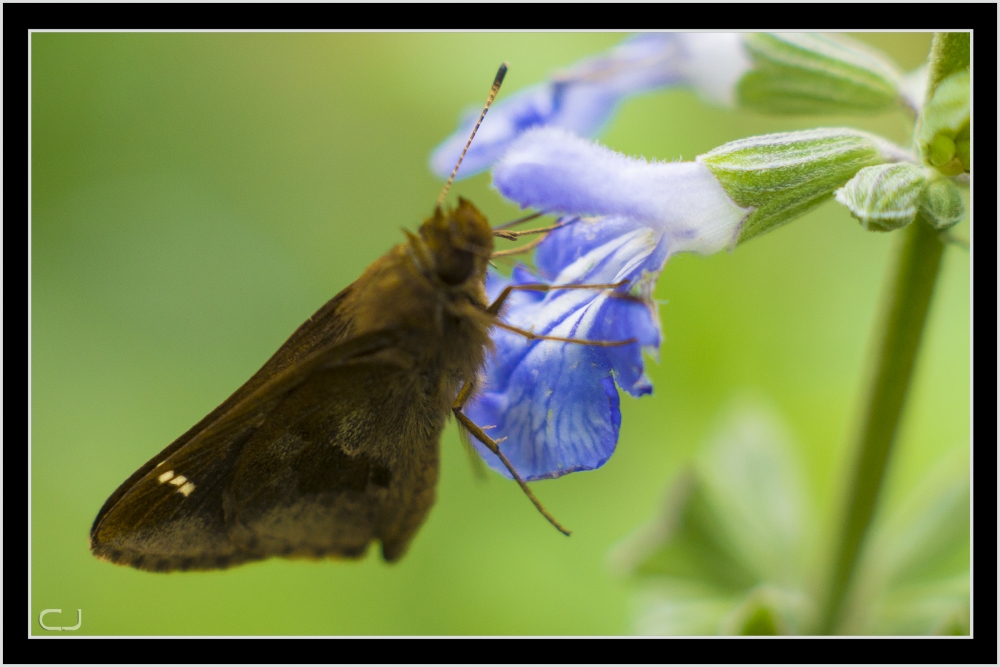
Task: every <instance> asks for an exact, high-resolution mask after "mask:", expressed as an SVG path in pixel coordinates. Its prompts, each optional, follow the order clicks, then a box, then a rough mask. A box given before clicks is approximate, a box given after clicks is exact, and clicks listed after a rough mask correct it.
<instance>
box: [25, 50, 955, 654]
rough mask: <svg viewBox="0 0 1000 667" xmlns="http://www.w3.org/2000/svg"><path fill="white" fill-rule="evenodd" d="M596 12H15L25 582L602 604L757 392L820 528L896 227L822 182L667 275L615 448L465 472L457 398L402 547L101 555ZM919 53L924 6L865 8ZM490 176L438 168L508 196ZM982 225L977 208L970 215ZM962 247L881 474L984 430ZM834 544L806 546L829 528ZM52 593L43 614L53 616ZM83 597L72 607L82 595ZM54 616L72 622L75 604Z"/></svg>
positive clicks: (455, 618)
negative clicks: (296, 556) (353, 15)
mask: <svg viewBox="0 0 1000 667" xmlns="http://www.w3.org/2000/svg"><path fill="white" fill-rule="evenodd" d="M622 37H623V36H622V35H619V34H611V33H597V34H568V33H558V34H541V33H521V34H484V33H476V34H239V33H228V34H207V33H198V34H178V33H170V34H150V33H139V34H98V33H90V34H68V33H35V34H33V35H32V37H31V103H32V108H31V114H32V115H31V120H32V153H31V159H32V163H31V170H32V172H31V176H32V190H31V205H32V211H31V213H32V217H31V261H32V269H31V279H32V284H31V287H32V292H31V308H32V310H31V345H32V356H31V363H32V368H31V383H32V384H31V429H32V430H31V603H32V610H31V613H32V618H31V619H30V624H31V632H32V633H33V634H45V631H44V630H42V629H41V628H40V627H39V626H38V623H37V616H38V613H39V611H41V610H42V609H46V608H62V609H64V610H67V614H66V615H64V616H63V617H62V618H63V619H70V618H71V617H72V616H73V615H74V614H73V611H72V610H75V609H77V608H81V609H83V626H82V628H81V629H80V630H79V631H78V634H95V635H104V634H114V635H130V634H143V635H163V634H166V635H192V634H208V635H225V634H239V635H252V634H269V635H280V634H310V635H347V634H363V635H380V634H393V635H410V634H420V635H437V634H448V635H463V634H476V635H490V634H513V635H536V634H541V635H562V634H572V635H590V634H601V635H614V634H622V633H627V632H629V628H630V623H631V614H632V608H631V606H630V604H631V603H630V590H629V586H628V585H627V583H626V582H623V581H620V580H616V579H615V578H613V577H612V576H611V575H610V574H609V572H608V567H607V565H606V560H607V553H608V551H609V549H610V548H611V547H612V546H613V545H614V544H615V543H616V542H618V541H619V540H620V539H621V538H622V537H624V536H625V535H626V534H628V533H629V532H631V531H632V530H633V529H634V528H635V527H636V526H637V525H639V524H641V523H643V522H644V521H645V520H647V519H648V518H649V517H650V516H651V515H652V514H653V513H654V512H655V511H656V508H657V507H658V505H659V503H660V500H661V498H662V494H663V491H664V489H665V487H666V485H667V483H668V481H669V480H670V479H671V478H672V476H673V475H675V474H676V472H677V471H678V470H679V468H680V467H681V466H682V465H684V464H685V463H686V462H687V461H689V460H690V458H691V456H692V453H693V452H694V451H695V449H696V448H697V447H698V446H699V444H700V443H701V442H702V441H703V439H704V438H705V436H706V435H707V434H709V433H710V432H711V431H712V430H713V427H714V426H715V420H716V418H717V416H718V414H719V413H720V410H721V409H722V408H723V407H724V406H726V405H728V404H729V402H730V401H731V399H732V398H733V396H734V395H738V394H742V393H746V392H750V393H754V394H756V395H758V396H763V397H765V398H766V399H767V400H769V401H771V402H772V403H773V404H774V405H775V406H776V407H777V408H778V410H779V411H780V412H781V413H782V414H783V415H784V416H785V418H786V419H787V421H788V423H789V425H790V428H791V431H792V433H793V434H794V436H795V437H796V438H797V440H798V447H799V450H798V455H799V457H800V459H801V461H802V463H803V464H804V466H805V467H806V469H807V471H808V475H809V480H810V493H811V501H812V502H813V503H814V504H815V507H816V509H817V511H818V512H819V515H820V516H822V517H824V521H825V522H826V528H825V529H824V532H825V533H829V532H830V528H831V526H832V523H831V522H832V520H833V518H834V517H835V516H836V514H835V511H836V510H837V509H838V508H839V502H840V499H841V495H842V493H843V485H844V473H845V470H846V466H847V464H848V462H849V458H850V457H849V454H850V451H851V450H850V445H851V443H852V439H853V436H854V433H855V427H856V420H857V415H858V410H859V404H860V400H861V393H860V391H861V390H862V389H863V388H864V387H865V386H866V382H865V381H866V380H867V370H866V369H867V367H868V362H869V359H870V354H869V350H868V344H869V342H868V341H869V335H870V331H871V327H872V322H873V318H874V317H875V315H876V311H877V306H878V303H879V301H880V297H881V293H882V279H883V274H884V270H885V266H886V262H887V260H888V258H889V257H890V253H891V251H892V248H893V246H894V244H895V242H896V241H898V238H897V236H898V235H895V234H884V235H880V234H873V233H866V232H864V231H862V230H861V228H860V226H859V225H858V224H857V222H855V221H854V220H853V219H852V218H850V217H849V216H848V214H847V213H846V211H845V210H844V209H842V208H840V207H838V206H836V205H835V204H832V203H830V204H826V205H824V206H822V207H821V208H820V209H818V210H816V211H814V212H813V213H811V214H809V215H807V216H806V217H804V218H802V219H800V220H798V221H796V222H794V223H793V224H791V225H789V226H788V227H785V228H782V229H780V230H779V231H777V232H775V233H772V234H770V235H767V236H765V237H762V238H760V239H757V240H754V241H753V242H752V243H749V244H747V245H746V246H741V247H740V248H739V249H738V250H736V251H735V252H733V253H720V254H718V255H715V256H712V257H708V258H704V257H700V256H686V255H684V256H678V257H675V258H673V259H671V261H670V262H669V264H668V265H667V267H666V270H665V271H664V273H663V276H662V278H661V279H660V282H659V285H658V288H657V297H658V298H660V299H664V300H666V301H667V303H665V304H664V305H662V306H661V315H662V318H663V327H664V344H663V347H662V350H661V354H660V361H659V363H655V362H652V361H651V362H650V363H649V374H650V376H651V377H652V379H653V382H654V385H655V392H654V394H653V396H650V397H645V398H642V399H640V400H635V399H632V398H629V397H624V398H623V400H622V412H623V425H622V431H621V439H620V442H619V447H618V451H617V452H616V454H615V455H614V456H613V457H612V458H611V460H610V461H609V462H608V463H607V464H606V465H605V466H604V467H603V468H601V469H600V470H597V471H594V472H588V473H578V474H573V475H569V476H567V477H564V478H561V479H558V480H553V481H546V482H540V483H536V484H534V488H535V491H536V493H537V494H538V496H539V497H540V499H541V500H542V502H544V503H545V504H546V506H547V507H548V508H549V509H550V510H551V511H552V512H553V513H554V514H555V516H557V517H558V518H559V519H560V521H562V522H563V523H564V524H565V525H567V526H569V527H570V528H571V529H573V531H574V532H573V536H572V537H571V538H569V539H567V538H565V537H563V536H562V535H560V534H558V533H557V532H556V531H555V530H553V529H552V528H551V526H549V525H548V524H547V523H546V522H545V521H544V520H542V519H541V517H539V516H538V514H537V512H535V510H534V509H533V508H532V507H531V505H530V503H529V502H528V501H527V500H526V499H525V498H524V497H523V495H522V494H521V492H520V490H519V489H518V488H517V486H516V485H514V484H513V483H511V482H508V481H506V480H504V479H502V478H500V477H499V476H498V475H494V474H491V476H490V479H489V480H488V481H487V482H485V483H482V482H478V481H477V480H476V479H475V477H474V476H473V474H472V472H471V471H470V468H469V465H468V462H467V461H466V459H465V454H464V452H463V451H462V448H461V445H460V443H459V440H458V437H457V432H456V430H455V427H454V425H449V427H448V429H447V430H446V432H445V435H444V438H443V441H442V450H443V461H442V472H441V483H440V488H439V497H438V502H437V505H436V507H435V508H434V510H433V511H432V512H431V514H430V517H429V519H428V521H427V523H426V524H425V525H424V527H423V529H422V530H421V532H420V533H419V534H418V536H417V538H416V540H415V541H414V543H413V545H412V546H411V549H410V552H409V554H408V555H407V556H406V557H405V558H404V559H403V560H402V561H401V562H400V563H399V564H397V565H393V566H389V565H386V564H385V563H383V562H381V560H380V559H379V557H378V556H377V552H373V553H372V554H371V555H370V556H369V557H368V558H367V559H366V560H363V561H360V562H333V561H321V562H313V561H285V560H282V559H275V560H271V561H266V562H262V563H255V564H250V565H245V566H242V567H239V568H236V569H233V570H229V571H222V572H211V573H188V574H170V575H157V574H150V573H146V572H140V571H137V570H133V569H130V568H124V567H117V566H113V565H110V564H108V563H104V562H100V561H98V560H96V559H94V558H93V557H92V556H91V555H90V553H89V551H88V549H87V533H88V530H89V528H90V524H91V522H92V520H93V518H94V516H95V515H96V513H97V511H98V509H99V508H100V506H101V504H102V503H103V502H104V500H105V499H106V498H107V496H108V495H109V494H110V493H111V492H112V491H113V490H114V489H115V488H116V487H117V486H118V484H120V483H121V482H122V481H124V479H125V478H126V477H127V476H128V475H129V474H131V473H132V472H133V471H134V470H135V469H136V468H137V467H138V466H139V465H140V464H142V463H143V462H145V461H146V460H147V459H149V458H150V457H151V456H152V455H153V454H155V453H156V452H158V451H159V450H160V449H162V448H163V447H164V446H166V445H167V444H169V443H170V442H171V441H172V440H173V439H174V438H175V437H177V436H178V435H179V434H181V433H182V432H183V431H185V430H186V429H187V428H188V427H190V426H191V425H192V424H194V423H195V422H196V421H197V420H198V419H200V418H201V417H202V416H204V415H205V414H206V413H208V412H209V411H210V410H211V409H212V408H214V407H215V406H216V405H217V404H218V403H220V402H221V401H222V400H223V399H225V398H226V397H227V396H228V395H229V394H230V393H231V392H232V391H233V390H235V389H236V388H237V387H238V386H239V385H240V384H241V383H242V382H243V381H244V380H246V379H247V378H248V377H249V376H250V375H251V374H252V373H253V372H254V371H255V370H256V369H257V368H258V367H259V366H260V365H261V364H262V363H263V362H264V361H265V360H266V359H267V357H268V356H269V355H270V354H271V353H272V352H274V350H276V349H277V347H278V346H279V345H280V344H281V343H282V342H283V341H284V340H285V338H286V337H287V336H288V335H289V334H290V333H291V332H292V331H293V330H294V329H295V327H296V326H298V325H299V324H300V323H301V322H302V321H304V320H305V319H306V318H307V317H309V315H310V314H312V312H313V311H314V310H315V309H316V308H318V307H319V306H320V305H322V304H323V303H324V302H325V301H326V300H327V299H329V298H330V297H332V296H333V295H334V294H336V293H337V292H338V291H339V290H341V289H342V288H343V287H345V286H346V285H347V284H348V283H350V282H351V281H352V280H353V279H354V278H355V277H357V276H358V275H359V274H360V273H361V271H362V270H363V269H364V268H365V267H366V266H367V265H368V264H369V263H371V262H372V261H374V260H375V259H376V258H377V257H379V256H380V255H381V254H382V253H384V252H385V251H386V250H387V249H389V248H390V247H391V246H392V245H393V244H395V243H398V242H400V241H401V240H402V238H403V237H402V234H401V232H400V227H406V228H408V229H411V230H412V229H415V227H416V226H417V225H418V224H419V222H420V221H421V220H422V218H423V217H425V216H426V215H428V214H429V213H430V212H431V209H432V206H433V203H434V201H435V198H436V196H437V194H438V191H439V188H440V181H439V180H438V179H436V178H435V177H434V176H433V175H432V174H431V173H430V171H429V169H428V167H427V159H428V155H429V153H430V151H431V149H432V148H433V147H434V146H436V145H437V144H438V143H439V142H440V141H441V140H442V139H443V138H444V137H445V136H446V135H448V134H449V133H450V132H452V131H453V129H454V128H455V121H456V118H457V117H458V115H459V113H460V112H461V111H463V110H464V109H466V108H467V107H468V106H470V105H473V106H474V105H478V104H481V100H482V99H483V98H484V97H485V94H486V92H487V89H488V88H489V84H490V82H491V81H492V78H493V75H494V73H495V71H496V67H497V65H498V64H499V63H500V62H501V61H502V60H507V61H509V63H510V73H509V75H508V77H507V81H506V82H505V84H504V89H503V91H501V98H502V97H503V95H504V94H505V93H506V94H510V93H512V92H513V91H516V90H518V89H519V88H521V87H523V86H526V85H529V84H531V83H534V82H536V81H539V80H540V79H542V78H543V77H545V76H546V74H548V73H549V72H551V71H552V70H553V69H555V68H558V67H561V66H565V65H568V64H570V63H572V62H574V61H575V60H577V59H578V58H580V57H582V56H585V55H587V54H590V53H593V52H595V51H598V50H602V49H604V48H607V47H610V46H612V45H613V44H615V43H617V42H618V41H619V40H620V39H621V38H622ZM857 37H858V38H860V39H862V40H864V41H867V42H869V43H871V44H874V45H876V46H879V47H881V48H883V49H884V50H885V51H886V52H888V53H889V54H890V55H891V56H892V57H893V58H895V59H896V61H897V62H898V63H899V64H900V65H901V66H902V67H903V68H904V69H907V70H909V69H911V68H914V67H916V66H918V65H919V64H921V63H922V62H923V61H924V60H925V58H926V54H927V51H928V48H929V45H930V35H929V34H915V33H906V34H891V35H880V34H863V35H858V36H857ZM908 123H909V121H908V120H907V118H906V117H905V116H904V115H902V114H901V113H900V114H890V115H884V116H878V117H870V118H862V119H860V120H858V119H854V118H845V117H822V118H816V117H812V118H774V117H763V116H755V115H752V114H747V113H745V112H734V111H727V110H722V109H718V108H714V107H711V106H708V105H707V104H704V103H702V102H701V101H699V99H698V98H697V97H696V96H694V95H693V94H692V93H690V92H688V91H684V90H669V91H662V92H657V93H654V94H649V95H645V96H641V97H637V98H634V99H632V100H630V101H628V102H627V103H626V104H625V105H624V106H623V108H622V109H621V111H620V113H619V114H618V115H617V116H616V117H615V119H614V121H613V122H612V123H611V124H610V126H609V127H608V128H607V130H606V131H605V132H604V133H603V134H602V135H601V139H602V141H604V142H605V143H607V144H609V145H610V146H612V147H613V148H615V149H617V150H620V151H624V152H626V153H630V154H634V155H637V154H641V155H644V156H646V157H655V158H660V159H677V158H683V159H692V158H693V157H695V156H696V155H697V154H699V153H703V152H705V151H708V150H710V149H711V148H713V147H715V146H718V145H719V144H722V143H724V142H726V141H729V140H733V139H737V138H740V137H744V136H747V135H752V134H760V133H764V132H772V131H778V130H785V129H799V128H806V127H814V126H817V125H845V124H850V125H854V126H857V127H861V128H863V129H867V130H871V131H875V132H879V133H881V134H883V135H885V136H887V137H889V138H891V139H893V140H895V141H899V142H905V141H907V139H908V136H909V131H910V130H909V126H908ZM489 182H490V181H489V175H488V174H482V175H479V176H477V177H475V178H472V179H469V180H467V181H462V182H460V183H458V185H457V186H456V187H455V188H454V190H453V193H455V194H461V195H463V196H465V197H467V198H469V199H471V200H472V201H473V202H475V203H476V205H477V206H479V207H480V208H481V209H482V210H483V211H484V212H485V213H486V214H487V216H488V217H489V218H490V219H491V220H492V221H494V222H501V221H505V220H508V219H511V218H512V217H515V215H516V210H515V208H514V207H512V206H511V205H509V204H507V203H505V202H504V201H503V200H502V199H501V198H500V197H499V195H498V194H497V193H496V192H495V191H492V190H491V189H490V187H489ZM955 231H956V234H957V235H959V236H964V237H966V238H968V234H969V226H968V223H967V222H966V223H962V224H961V225H960V226H959V227H958V228H956V230H955ZM969 295H970V289H969V256H968V254H967V252H966V251H963V250H960V249H958V248H955V247H950V248H948V249H947V250H946V254H945V259H944V269H943V275H942V279H941V281H940V283H939V288H938V291H937V293H936V295H935V300H934V303H933V306H932V310H931V315H930V323H929V328H928V330H927V336H926V339H925V345H924V348H923V351H922V354H921V357H920V360H919V365H918V370H917V379H916V384H915V386H914V388H913V389H914V390H913V393H912V395H911V400H910V403H909V406H908V410H907V413H906V416H905V422H904V426H903V431H902V433H901V438H900V441H899V443H898V446H897V450H896V456H895V458H894V460H893V461H892V469H891V478H890V482H889V484H890V485H889V489H888V503H889V504H890V505H891V504H892V503H893V502H895V501H896V500H897V499H898V498H900V497H901V496H902V495H904V494H905V493H906V492H907V491H908V490H910V489H912V488H913V487H914V485H915V484H916V483H917V482H918V480H919V479H920V478H921V477H922V476H923V474H924V473H926V472H927V471H928V470H930V469H931V468H933V466H935V465H936V463H937V462H939V461H941V460H943V458H944V457H946V456H954V455H955V453H956V452H958V455H960V456H965V457H967V456H968V451H969V436H970V433H969ZM824 551H825V550H824V549H823V545H820V548H819V549H817V556H816V557H817V558H822V554H823V553H824ZM49 618H50V619H53V618H55V617H49ZM73 622H75V619H73ZM71 624H72V623H71V622H67V623H66V625H71Z"/></svg>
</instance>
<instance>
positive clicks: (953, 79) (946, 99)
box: [917, 70, 971, 176]
mask: <svg viewBox="0 0 1000 667" xmlns="http://www.w3.org/2000/svg"><path fill="white" fill-rule="evenodd" d="M969 118H970V114H969V71H968V70H960V71H958V72H954V73H952V74H950V75H948V76H947V77H946V78H945V79H944V80H942V81H941V83H939V84H938V86H937V88H935V90H934V94H933V95H932V96H931V99H929V100H928V101H927V104H925V105H924V109H923V112H922V114H921V117H920V130H919V131H918V133H917V143H918V145H919V146H920V157H921V158H922V159H923V161H924V163H925V164H928V165H930V166H932V167H934V168H935V169H937V170H938V171H940V172H941V173H942V174H945V175H946V176H955V175H957V174H961V173H962V172H964V171H969V167H970V166H971V164H970V160H969Z"/></svg>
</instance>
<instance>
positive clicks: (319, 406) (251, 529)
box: [91, 311, 445, 571]
mask: <svg viewBox="0 0 1000 667" xmlns="http://www.w3.org/2000/svg"><path fill="white" fill-rule="evenodd" d="M321 312H322V311H321ZM307 324H309V323H307ZM303 328H305V325H304V327H303ZM300 331H301V329H300ZM296 335H299V332H296ZM414 335H416V334H414V333H411V332H407V331H406V330H394V331H380V332H374V333H371V334H366V335H363V336H359V337H357V338H353V339H350V340H347V341H344V342H341V343H337V344H334V345H331V346H328V347H327V348H321V349H319V350H317V351H315V352H313V353H312V354H310V355H308V356H306V357H305V358H301V355H300V358H299V359H297V360H296V363H294V364H285V366H284V368H283V369H282V370H279V371H278V372H275V373H272V374H271V375H270V377H267V378H265V379H264V380H263V381H262V382H259V383H257V386H256V387H253V386H251V387H250V388H249V389H248V388H247V386H246V385H245V386H244V388H241V390H240V391H238V392H237V394H234V396H233V397H232V398H231V399H230V400H229V401H227V402H226V403H224V404H223V405H222V406H220V408H219V409H217V410H216V411H215V412H213V413H212V415H209V418H211V417H213V416H215V419H214V420H210V419H209V418H206V419H205V420H202V422H200V423H199V424H198V426H196V427H195V429H192V430H191V431H189V432H188V433H187V434H185V435H184V436H182V437H181V438H180V439H178V441H177V442H175V443H174V444H172V445H171V446H170V447H168V448H167V449H166V450H164V451H163V452H162V453H161V454H160V455H159V456H158V457H156V458H154V459H153V460H152V461H150V462H149V463H148V464H147V465H146V466H144V467H143V468H142V469H140V470H139V471H137V473H136V474H135V475H133V477H132V478H130V479H129V480H128V481H127V482H126V483H125V484H123V485H122V488H120V489H119V490H118V491H117V492H116V493H115V494H114V495H113V496H112V498H110V499H109V500H108V503H106V504H105V508H103V509H102V511H101V513H100V515H99V516H98V518H97V520H96V521H95V524H94V528H93V530H92V532H91V548H92V549H93V551H94V553H95V554H96V555H98V556H99V557H102V558H105V559H107V560H111V561H113V562H117V563H121V564H128V565H132V566H134V567H139V568H142V569H147V570H154V571H166V570H176V569H211V568H218V567H226V566H229V565H234V564H237V563H241V562H245V561H247V560H255V559H261V558H267V557H269V556H274V555H286V556H296V555H301V556H324V555H337V556H344V557H355V556H359V555H361V554H362V553H364V551H365V549H366V547H367V545H368V544H369V543H370V542H371V540H373V539H379V540H381V542H382V549H383V555H384V556H385V558H386V559H387V560H394V559H396V558H398V557H399V556H401V555H402V554H403V552H404V551H405V549H406V546H407V545H408V543H409V540H410V539H411V538H412V536H413V534H414V533H415V532H416V530H417V528H418V527H419V525H420V523H421V522H422V521H423V519H424V517H425V515H426V513H427V510H428V509H429V508H430V506H431V504H432V503H433V499H434V488H435V484H436V481H437V471H438V440H439V437H440V432H441V430H442V428H443V426H444V420H445V414H441V413H440V409H439V408H434V407H433V406H431V405H429V404H425V403H426V402H427V401H428V399H427V398H426V394H427V392H426V387H423V386H422V385H420V381H421V380H420V378H421V374H420V373H414V372H413V363H414V362H413V358H414V357H413V356H412V355H411V354H409V353H407V352H406V351H405V350H406V349H408V348H410V347H411V345H408V344H407V343H408V342H409V341H410V340H411V339H412V337H413V336H414ZM294 338H295V336H293V339H294ZM290 342H291V340H290ZM286 345H287V344H286ZM280 355H281V351H280V350H279V353H278V354H276V355H275V358H278V357H279V356H280ZM272 361H273V359H272ZM270 363H271V362H269V364H270ZM266 369H267V366H265V368H264V369H262V370H261V373H263V372H264V371H265V370H266ZM261 373H258V375H260V374H261ZM256 377H257V376H255V378H256ZM251 382H253V379H251V381H250V382H248V383H247V385H250V384H251ZM224 408H226V409H225V410H224ZM220 411H221V413H220ZM182 478H183V479H182ZM126 487H127V488H126Z"/></svg>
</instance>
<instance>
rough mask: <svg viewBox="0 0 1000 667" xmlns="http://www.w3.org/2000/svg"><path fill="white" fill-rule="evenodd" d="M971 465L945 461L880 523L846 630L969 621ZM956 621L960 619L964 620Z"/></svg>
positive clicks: (900, 629) (897, 630)
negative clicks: (969, 466)
mask: <svg viewBox="0 0 1000 667" xmlns="http://www.w3.org/2000/svg"><path fill="white" fill-rule="evenodd" d="M969 506H970V495H969V470H968V461H967V460H964V459H962V458H959V459H954V460H948V461H944V462H942V463H940V464H938V465H937V466H935V467H934V469H933V470H932V471H931V473H929V474H928V475H927V477H926V478H925V479H924V480H923V481H922V482H921V483H920V484H919V485H918V487H917V488H916V489H914V490H913V492H912V493H910V495H909V496H908V497H907V498H906V499H905V500H904V502H903V503H901V505H900V506H899V507H898V508H897V509H896V510H895V511H893V512H891V513H889V514H887V515H885V516H882V517H880V518H879V520H878V521H877V523H876V525H875V526H874V530H873V532H872V536H871V538H870V539H869V542H868V544H867V546H866V548H865V552H864V554H863V557H862V561H861V563H860V566H859V571H858V575H857V577H856V578H855V584H854V587H853V590H852V592H851V599H850V601H849V604H848V613H847V614H846V615H845V620H844V622H843V625H842V627H841V628H840V632H841V633H843V634H937V633H942V632H946V631H948V630H949V629H952V630H953V629H955V628H956V627H959V628H961V627H962V626H961V620H962V618H965V619H966V620H965V627H967V626H968V620H967V619H968V603H969V538H970V531H969ZM956 623H958V625H957V626H956Z"/></svg>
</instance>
